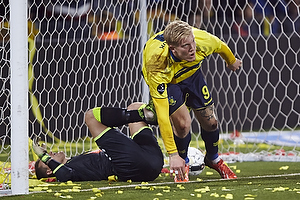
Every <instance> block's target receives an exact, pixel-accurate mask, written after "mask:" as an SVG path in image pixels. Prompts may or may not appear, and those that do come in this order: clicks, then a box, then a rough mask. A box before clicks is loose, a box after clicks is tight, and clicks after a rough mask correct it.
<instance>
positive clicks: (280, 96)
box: [0, 0, 300, 182]
mask: <svg viewBox="0 0 300 200" xmlns="http://www.w3.org/2000/svg"><path fill="white" fill-rule="evenodd" d="M140 2H141V0H140V1H138V0H126V1H119V0H110V1H109V0H106V1H102V0H76V1H65V0H46V1H45V0H29V8H28V10H29V19H28V25H29V34H30V37H29V38H32V39H34V42H32V41H30V40H29V48H30V49H29V50H30V51H29V54H30V62H29V87H30V88H29V94H30V102H29V105H30V107H29V113H30V121H29V128H30V130H29V136H30V137H32V136H33V135H38V136H41V137H42V138H43V139H44V140H45V141H46V142H47V145H48V148H51V149H52V150H54V151H56V150H64V151H66V152H67V154H68V155H69V156H72V155H77V154H79V153H82V152H83V151H87V150H90V149H93V148H95V146H93V145H94V144H93V142H92V141H91V140H90V136H89V134H88V130H87V127H86V126H85V124H84V113H85V111H87V110H88V109H89V108H92V107H95V106H102V105H107V106H118V107H126V106H127V105H129V104H130V103H131V102H134V101H141V100H142V76H141V62H142V58H141V52H142V45H143V44H141V38H142V37H141V36H142V34H144V33H142V32H141V27H142V25H143V24H141V23H143V22H142V21H141V20H140V19H141V18H140V17H141V16H142V14H143V13H142V12H144V11H141V10H142V9H141V8H140V5H141V4H140ZM146 5H147V8H146V9H147V19H146V20H147V22H146V23H147V24H146V27H147V28H148V29H147V37H150V35H151V34H153V33H155V32H158V31H160V30H163V29H164V28H165V26H166V24H167V23H168V22H169V21H170V20H174V19H176V18H179V19H181V20H184V21H188V22H189V23H190V24H191V25H193V26H196V27H198V28H201V29H205V30H207V31H209V32H211V33H213V34H215V35H216V36H218V37H219V38H221V39H222V40H224V41H225V42H226V43H227V44H228V45H229V46H230V48H231V49H232V51H233V52H234V54H235V55H236V56H237V57H238V58H240V59H241V60H242V61H243V69H242V70H240V71H239V72H237V73H232V72H230V71H229V70H228V69H226V67H225V63H224V61H223V60H222V58H221V57H220V56H218V55H212V56H210V57H209V58H208V59H207V60H206V61H204V62H203V66H202V71H203V73H204V75H205V77H206V80H207V82H208V85H209V87H210V88H211V92H212V95H213V99H214V101H215V105H216V111H217V115H218V119H219V122H220V130H221V133H222V135H221V140H220V141H221V144H220V152H221V153H227V152H231V153H228V154H227V155H225V154H224V155H222V156H224V158H226V159H227V160H242V161H244V160H247V159H245V157H247V156H248V158H249V160H269V158H271V157H267V158H266V155H267V154H270V155H274V156H275V157H272V158H271V159H272V160H278V159H277V157H276V156H277V155H278V154H279V155H280V156H283V157H285V158H287V159H288V160H290V161H299V158H298V156H299V155H298V152H299V141H300V134H299V121H300V119H299V118H300V117H299V116H300V106H299V105H300V97H299V93H300V89H299V83H300V77H299V74H300V66H299V63H300V57H299V55H300V50H299V44H300V35H299V32H300V18H299V15H300V12H299V1H296V0H294V1H292V0H281V1H254V0H239V1H223V0H222V1H221V0H218V1H217V0H216V1H211V0H199V1H179V0H172V1H160V0H152V1H151V0H148V1H146ZM0 9H1V10H0V11H1V24H0V28H1V32H0V33H1V35H0V37H1V38H0V43H1V46H0V55H1V61H0V63H1V69H0V74H1V76H0V80H1V81H0V84H1V85H0V86H1V87H0V88H1V90H0V91H1V93H0V109H1V110H0V112H1V115H0V135H1V136H0V141H1V148H0V153H1V160H2V161H3V162H4V163H3V165H1V166H3V167H2V170H1V173H2V174H3V173H4V170H5V169H6V168H7V165H6V166H5V163H8V162H9V160H10V158H9V155H10V83H9V80H10V74H9V52H10V47H9V26H8V24H9V23H8V22H9V17H8V16H9V13H8V11H9V4H8V0H4V1H3V4H1V7H0ZM192 116H193V115H192ZM122 130H124V131H126V130H127V129H126V128H123V129H122ZM199 131H200V128H199V125H198V123H197V122H196V120H195V119H194V120H193V122H192V133H193V140H195V141H193V142H192V143H191V145H192V146H196V147H200V148H203V142H202V140H201V137H200V134H199ZM271 131H272V132H271ZM240 133H241V134H240ZM157 135H158V137H159V134H157ZM287 136H288V138H287ZM160 142H161V139H160ZM278 152H279V153H278ZM282 152H285V153H282ZM249 153H250V154H251V155H252V154H254V156H249V155H250V154H249ZM244 154H245V155H246V156H243V155H244ZM236 155H239V156H236ZM260 155H263V156H260ZM292 155H294V156H293V157H288V156H292ZM226 156H227V157H226ZM241 156H242V157H241ZM250 157H251V158H250ZM253 158H257V159H253ZM289 158H291V159H289ZM279 160H280V159H279ZM1 181H2V182H3V181H4V180H3V179H1Z"/></svg>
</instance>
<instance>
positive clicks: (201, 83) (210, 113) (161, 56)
mask: <svg viewBox="0 0 300 200" xmlns="http://www.w3.org/2000/svg"><path fill="white" fill-rule="evenodd" d="M212 53H218V54H219V55H220V56H221V57H222V58H223V59H224V60H225V61H226V63H227V67H228V68H229V69H231V70H232V71H235V70H237V69H239V68H240V67H241V65H242V62H241V61H240V60H239V59H236V58H235V56H234V55H233V53H232V52H231V50H230V49H229V47H228V46H227V45H226V44H225V43H224V42H222V41H221V40H220V39H219V38H217V37H215V36H213V35H211V34H209V33H208V32H206V31H203V30H199V29H196V28H193V27H191V26H190V25H189V24H188V23H186V22H182V21H174V22H171V23H170V24H169V25H168V26H167V27H166V29H165V30H164V31H162V32H159V33H157V34H156V35H154V36H153V37H151V38H150V39H149V40H148V41H147V43H146V45H145V47H144V51H143V76H144V78H145V81H146V83H147V84H148V86H149V89H150V95H151V98H152V101H153V103H154V107H155V110H156V114H157V120H158V124H159V128H160V132H161V136H162V139H163V141H164V144H165V147H166V149H167V152H168V154H169V159H170V170H171V171H175V172H176V173H175V174H176V176H175V178H174V180H175V181H188V170H189V167H188V163H189V160H188V157H187V149H188V146H189V143H190V140H191V134H190V125H191V117H190V114H189V110H188V108H191V109H192V110H193V111H194V114H195V116H196V118H197V120H198V122H199V123H200V126H201V137H202V139H203V141H204V143H205V148H206V156H205V164H206V165H207V166H209V167H211V168H213V169H215V170H217V171H218V172H219V174H220V175H221V177H222V178H224V179H234V178H236V175H235V174H234V173H233V172H232V171H231V170H230V169H229V168H228V167H227V166H226V165H225V164H224V162H223V160H222V159H220V157H219V155H218V141H219V129H218V122H217V119H216V117H215V113H214V102H213V100H212V97H211V94H210V92H209V89H208V87H207V84H206V82H205V80H204V78H203V75H202V73H201V71H200V66H201V63H202V61H203V60H204V59H205V58H206V57H207V56H209V55H210V54H212ZM169 116H170V117H169ZM172 125H173V126H174V128H175V129H174V135H173V130H172Z"/></svg>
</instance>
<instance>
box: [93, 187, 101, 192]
mask: <svg viewBox="0 0 300 200" xmlns="http://www.w3.org/2000/svg"><path fill="white" fill-rule="evenodd" d="M92 191H93V192H94V193H97V192H101V190H100V189H98V188H92Z"/></svg>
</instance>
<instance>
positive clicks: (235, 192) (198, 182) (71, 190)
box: [0, 162, 300, 200]
mask: <svg viewBox="0 0 300 200" xmlns="http://www.w3.org/2000/svg"><path fill="white" fill-rule="evenodd" d="M228 166H229V167H230V168H231V169H232V170H233V171H234V172H235V173H236V175H237V176H238V179H235V180H223V179H220V176H219V174H217V172H216V171H214V170H211V169H209V168H205V169H204V171H203V172H202V173H201V174H200V175H198V176H190V182H188V183H174V182H173V180H172V179H171V178H170V177H169V176H168V174H165V173H162V174H161V175H160V176H159V177H158V178H157V179H156V180H155V181H153V182H145V183H140V182H130V181H128V182H113V181H95V182H68V183H58V182H51V183H46V182H42V181H37V180H35V179H32V180H30V193H29V194H28V195H19V196H2V197H0V198H1V199H4V200H5V199H22V200H27V199H47V200H50V199H78V200H79V199H80V200H87V199H131V200H133V199H143V200H148V199H149V200H162V199H164V200H166V199H170V200H171V199H172V200H173V199H174V200H177V199H178V200H183V199H238V200H240V199H244V200H250V199H256V200H258V199H261V200H268V199H270V200H277V199H278V200H279V199H280V200H281V199H285V198H288V199H290V200H293V199H299V198H300V166H299V163H295V162H237V163H231V164H228Z"/></svg>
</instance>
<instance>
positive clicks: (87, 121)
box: [84, 109, 95, 125]
mask: <svg viewBox="0 0 300 200" xmlns="http://www.w3.org/2000/svg"><path fill="white" fill-rule="evenodd" d="M94 119H95V117H94V114H93V110H92V109H90V110H88V111H87V112H85V115H84V121H85V124H86V125H89V124H90V122H91V121H92V120H94Z"/></svg>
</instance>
